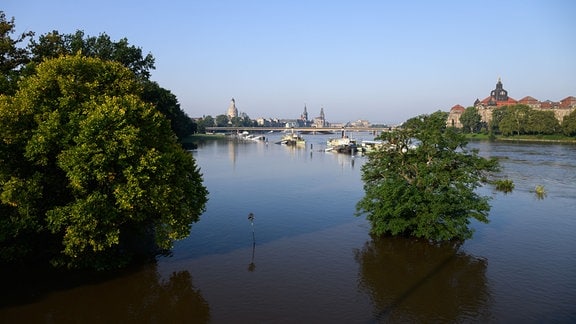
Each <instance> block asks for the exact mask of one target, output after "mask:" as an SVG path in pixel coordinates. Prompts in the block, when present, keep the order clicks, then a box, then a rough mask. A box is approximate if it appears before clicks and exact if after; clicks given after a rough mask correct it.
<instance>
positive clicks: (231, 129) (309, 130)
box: [206, 126, 394, 134]
mask: <svg viewBox="0 0 576 324" xmlns="http://www.w3.org/2000/svg"><path fill="white" fill-rule="evenodd" d="M392 129H394V128H393V127H290V128H288V127H244V126H238V127H237V126H228V127H206V132H209V133H230V134H237V133H242V132H244V131H246V132H249V133H268V132H291V131H294V132H297V133H303V134H332V133H340V132H342V131H345V132H369V133H373V134H380V133H382V132H388V131H391V130H392Z"/></svg>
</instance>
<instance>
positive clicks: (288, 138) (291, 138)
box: [277, 133, 306, 146]
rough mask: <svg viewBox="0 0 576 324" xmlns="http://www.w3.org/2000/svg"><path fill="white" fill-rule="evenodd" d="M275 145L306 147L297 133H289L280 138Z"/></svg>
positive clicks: (303, 140) (304, 141)
mask: <svg viewBox="0 0 576 324" xmlns="http://www.w3.org/2000/svg"><path fill="white" fill-rule="evenodd" d="M277 144H283V145H291V146H295V145H306V140H305V139H304V138H303V137H302V136H300V135H299V134H297V133H291V134H286V135H284V136H282V138H281V139H280V142H278V143H277Z"/></svg>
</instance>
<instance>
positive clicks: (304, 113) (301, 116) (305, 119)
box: [300, 105, 308, 122]
mask: <svg viewBox="0 0 576 324" xmlns="http://www.w3.org/2000/svg"><path fill="white" fill-rule="evenodd" d="M300 119H301V120H302V121H303V122H307V121H308V111H307V110H306V105H304V112H303V113H302V115H300Z"/></svg>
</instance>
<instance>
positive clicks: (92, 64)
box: [0, 55, 207, 268]
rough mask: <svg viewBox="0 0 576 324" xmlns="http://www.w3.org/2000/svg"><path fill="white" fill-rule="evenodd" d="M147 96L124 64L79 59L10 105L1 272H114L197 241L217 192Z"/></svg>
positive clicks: (23, 89)
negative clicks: (46, 264)
mask: <svg viewBox="0 0 576 324" xmlns="http://www.w3.org/2000/svg"><path fill="white" fill-rule="evenodd" d="M142 91H143V90H142V86H141V83H140V82H138V79H137V78H136V76H135V74H134V73H133V72H132V71H130V70H129V69H127V68H125V67H123V66H122V65H121V64H119V63H117V62H111V61H103V60H100V59H98V58H87V57H83V56H80V55H75V56H67V57H61V58H57V59H50V60H46V61H44V62H43V63H40V64H39V65H38V66H37V68H36V69H35V73H34V74H33V75H31V76H29V77H26V78H24V79H23V80H22V81H21V82H20V83H19V90H18V91H17V92H16V94H15V95H13V96H0V140H1V141H0V246H1V249H0V260H2V259H3V260H4V261H6V260H8V261H14V260H19V259H23V258H25V257H26V256H40V255H42V256H44V255H48V256H50V258H51V261H52V262H53V263H55V264H58V265H64V266H69V267H79V268H82V267H93V268H111V267H117V266H121V265H123V264H126V263H127V262H128V261H129V260H130V259H131V258H132V257H134V256H135V255H136V251H137V250H138V249H140V248H142V247H143V246H144V245H145V244H144V243H145V239H144V238H146V237H152V241H153V243H154V245H155V246H156V247H158V248H160V249H166V248H170V247H171V245H172V243H173V241H174V240H176V239H180V238H184V237H186V236H187V235H188V234H189V230H190V226H191V224H192V223H193V222H195V221H197V220H198V219H199V215H200V214H201V213H202V211H203V210H204V207H205V203H206V200H207V191H206V188H205V187H204V186H203V184H202V176H201V174H200V170H199V168H198V167H197V166H196V162H195V160H194V158H193V157H192V156H191V155H190V154H189V153H188V152H186V151H184V150H183V149H182V148H181V146H180V145H178V144H177V142H176V137H175V135H174V133H173V132H172V130H171V129H170V125H169V122H168V121H167V119H166V118H164V116H162V114H161V113H160V112H158V110H156V109H155V108H154V106H153V105H152V104H149V103H146V102H144V101H143V100H142V99H141V92H142ZM144 252H145V253H146V252H148V251H144Z"/></svg>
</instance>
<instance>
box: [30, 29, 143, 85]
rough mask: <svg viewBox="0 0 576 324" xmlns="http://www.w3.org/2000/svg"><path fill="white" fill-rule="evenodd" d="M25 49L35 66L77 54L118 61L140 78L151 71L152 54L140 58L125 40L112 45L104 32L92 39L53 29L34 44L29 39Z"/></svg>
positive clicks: (141, 55)
mask: <svg viewBox="0 0 576 324" xmlns="http://www.w3.org/2000/svg"><path fill="white" fill-rule="evenodd" d="M28 47H29V48H30V51H31V53H32V57H31V61H32V62H35V63H40V62H42V61H43V60H45V59H50V58H57V57H60V56H62V55H74V54H77V53H81V54H82V55H83V56H88V57H95V58H100V59H102V60H105V61H114V62H119V63H120V64H122V65H124V66H125V67H127V68H129V69H130V70H131V71H132V72H134V74H136V75H137V76H139V77H141V78H142V79H148V78H149V77H150V70H153V69H154V57H153V56H152V54H147V55H146V56H144V55H143V53H142V49H141V48H138V47H135V46H132V45H130V44H129V43H128V40H127V39H126V38H123V39H121V40H119V41H116V42H114V41H112V40H111V39H110V36H108V35H106V34H105V33H102V34H100V35H99V36H98V37H94V36H86V35H85V34H84V32H83V31H80V30H78V31H76V33H74V34H60V33H59V32H58V31H56V30H54V31H52V32H50V33H47V34H44V35H41V36H40V37H39V40H38V41H35V40H32V41H31V42H30V45H29V46H28Z"/></svg>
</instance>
